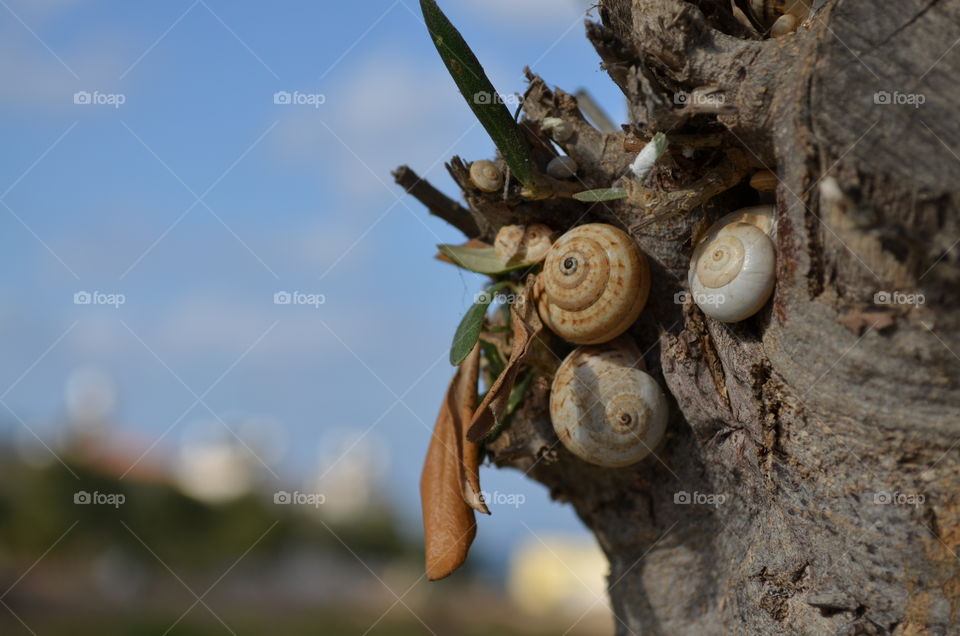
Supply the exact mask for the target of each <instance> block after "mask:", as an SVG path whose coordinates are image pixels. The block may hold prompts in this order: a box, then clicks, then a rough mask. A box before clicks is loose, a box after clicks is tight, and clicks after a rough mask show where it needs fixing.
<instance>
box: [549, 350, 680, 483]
mask: <svg viewBox="0 0 960 636" xmlns="http://www.w3.org/2000/svg"><path fill="white" fill-rule="evenodd" d="M668 415H669V411H668V406H667V400H666V397H665V396H664V394H663V391H662V390H661V389H660V386H659V385H658V384H657V382H656V381H655V380H654V379H653V378H652V377H651V376H650V375H648V374H647V373H646V371H645V370H644V365H643V359H642V358H641V357H640V355H639V354H638V353H637V352H636V351H635V350H634V349H633V347H631V346H623V345H620V346H611V345H599V346H581V347H577V348H576V349H574V351H573V352H572V353H571V354H570V355H569V356H567V358H566V359H565V360H564V361H563V363H562V364H561V365H560V368H559V369H558V370H557V374H556V377H555V378H554V380H553V386H552V388H551V392H550V419H551V421H552V422H553V428H554V430H555V431H556V433H557V436H558V437H559V438H560V441H561V442H562V443H563V445H564V446H565V447H566V448H567V449H568V450H569V451H570V452H572V453H573V454H574V455H576V456H578V457H580V458H581V459H583V460H585V461H587V462H590V463H592V464H597V465H599V466H607V467H611V468H617V467H622V466H629V465H631V464H635V463H636V462H638V461H640V460H641V459H643V458H644V457H646V456H647V455H649V454H650V453H651V452H652V451H653V449H654V448H656V446H657V445H658V444H659V443H660V440H661V439H662V438H663V434H664V431H665V430H666V427H667V420H668Z"/></svg>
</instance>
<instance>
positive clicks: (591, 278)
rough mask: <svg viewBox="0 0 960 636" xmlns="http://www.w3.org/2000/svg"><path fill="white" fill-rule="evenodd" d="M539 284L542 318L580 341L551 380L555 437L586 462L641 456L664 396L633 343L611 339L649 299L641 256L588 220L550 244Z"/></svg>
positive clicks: (651, 442)
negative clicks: (648, 372) (647, 371)
mask: <svg viewBox="0 0 960 636" xmlns="http://www.w3.org/2000/svg"><path fill="white" fill-rule="evenodd" d="M537 285H538V289H537V310H538V312H539V314H540V318H541V320H543V322H544V324H545V325H546V326H547V327H548V328H549V329H550V330H551V331H553V332H554V333H556V334H557V335H559V336H561V337H562V338H564V339H566V340H569V341H570V342H573V343H576V344H579V345H581V346H579V347H577V348H576V349H574V350H573V352H571V353H570V355H568V356H567V357H566V359H564V361H563V362H562V363H561V364H560V368H559V369H558V370H557V373H556V375H555V376H554V379H553V385H552V387H551V391H550V419H551V421H552V422H553V428H554V430H555V431H556V433H557V436H558V437H559V438H560V441H561V442H562V443H563V445H564V446H565V447H566V448H567V449H568V450H569V451H570V452H572V453H573V454H574V455H577V456H578V457H580V458H581V459H583V460H585V461H587V462H590V463H592V464H597V465H600V466H607V467H620V466H629V465H630V464H634V463H636V462H638V461H640V460H641V459H643V458H644V457H645V456H646V455H647V454H649V453H650V452H651V450H652V449H653V448H654V447H656V445H657V444H658V443H659V441H660V439H661V438H662V437H663V433H664V430H665V428H666V425H667V419H668V407H667V401H666V398H665V397H664V394H663V391H662V390H661V389H660V387H659V385H658V384H657V382H656V381H655V380H654V379H653V378H652V377H651V376H650V375H648V374H647V373H646V370H645V368H644V365H643V359H642V357H641V356H640V355H639V353H638V352H637V351H636V349H635V348H634V347H633V345H632V343H631V342H630V341H629V340H627V339H619V340H614V339H615V338H617V337H618V336H620V335H621V334H622V333H623V332H624V331H626V330H627V328H629V327H630V325H632V324H633V323H634V321H636V319H637V317H638V316H639V315H640V312H641V311H642V310H643V308H644V306H645V305H646V303H647V297H648V296H649V294H650V268H649V265H648V263H647V258H646V256H645V255H644V254H643V252H641V251H640V248H639V247H638V246H637V244H636V243H635V242H634V241H633V239H632V238H630V236H629V235H628V234H626V233H625V232H623V231H622V230H620V229H617V228H615V227H613V226H612V225H606V224H604V223H588V224H586V225H581V226H578V227H575V228H573V229H572V230H570V231H568V232H567V233H566V234H564V235H563V236H561V237H560V238H559V239H558V240H557V241H556V242H555V243H554V244H553V246H552V247H551V248H550V250H549V251H548V252H547V256H546V259H545V261H544V264H543V271H542V273H541V275H540V277H539V278H538V279H537ZM611 341H613V342H611ZM600 343H606V344H600Z"/></svg>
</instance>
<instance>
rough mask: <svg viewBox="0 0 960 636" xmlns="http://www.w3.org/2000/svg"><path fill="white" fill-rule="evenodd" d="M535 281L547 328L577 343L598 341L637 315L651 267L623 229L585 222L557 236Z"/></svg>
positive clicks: (613, 335)
mask: <svg viewBox="0 0 960 636" xmlns="http://www.w3.org/2000/svg"><path fill="white" fill-rule="evenodd" d="M537 285H538V286H539V298H538V302H537V309H538V311H539V312H540V318H541V319H542V320H543V322H544V324H545V325H546V326H547V327H548V328H549V329H550V330H551V331H553V332H554V333H555V334H557V335H559V336H560V337H562V338H565V339H566V340H569V341H570V342H574V343H576V344H598V343H601V342H607V341H609V340H613V339H614V338H616V337H617V336H619V335H620V334H621V333H623V332H624V331H626V330H627V328H628V327H630V325H632V324H633V323H634V321H635V320H636V319H637V316H639V315H640V312H641V311H642V310H643V307H644V305H646V303H647V296H648V295H649V294H650V269H649V267H648V265H647V258H646V256H644V254H643V252H641V251H640V248H639V247H637V244H636V243H635V242H634V240H633V239H632V238H630V236H629V235H628V234H627V233H626V232H624V231H622V230H620V229H618V228H615V227H613V226H612V225H607V224H605V223H588V224H586V225H581V226H578V227H575V228H573V229H572V230H570V231H569V232H567V233H565V234H564V235H563V236H561V237H560V238H559V239H557V242H556V243H554V244H553V247H551V248H550V251H549V252H548V253H547V258H546V261H545V262H544V264H543V273H542V274H541V276H540V277H539V278H538V279H537Z"/></svg>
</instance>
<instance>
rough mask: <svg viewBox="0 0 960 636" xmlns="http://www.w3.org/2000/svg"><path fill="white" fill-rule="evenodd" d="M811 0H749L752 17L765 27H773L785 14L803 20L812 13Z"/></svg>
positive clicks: (799, 20) (798, 20)
mask: <svg viewBox="0 0 960 636" xmlns="http://www.w3.org/2000/svg"><path fill="white" fill-rule="evenodd" d="M811 4H812V3H811V0H749V5H748V6H749V7H750V13H751V14H752V17H753V18H754V19H755V20H756V21H757V22H759V23H760V25H761V26H763V27H764V28H765V29H769V28H771V27H772V26H773V25H774V23H775V22H776V21H777V20H778V19H780V17H781V16H784V15H792V16H794V17H795V18H796V21H797V22H798V23H799V22H803V20H805V19H806V18H807V16H808V15H809V14H810V6H811Z"/></svg>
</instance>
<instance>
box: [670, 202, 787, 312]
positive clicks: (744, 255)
mask: <svg viewBox="0 0 960 636" xmlns="http://www.w3.org/2000/svg"><path fill="white" fill-rule="evenodd" d="M773 212H774V206H772V205H760V206H755V207H752V208H743V209H742V210H738V211H736V212H734V213H732V214H728V215H727V216H725V217H723V218H722V219H720V220H719V221H717V222H716V223H714V224H713V225H712V226H711V227H710V229H709V230H707V233H706V235H705V236H704V238H703V239H702V240H701V241H700V243H699V244H698V245H697V247H696V248H695V249H694V251H693V257H692V258H691V260H690V273H689V285H690V293H691V294H693V300H694V302H696V303H697V305H698V306H699V307H700V309H701V310H703V313H705V314H707V315H708V316H710V317H711V318H715V319H717V320H719V321H721V322H737V321H740V320H744V319H746V318H749V317H750V316H752V315H753V314H755V313H757V312H758V311H760V308H761V307H763V305H764V304H766V302H767V300H768V299H769V298H770V294H771V293H773V286H774V282H775V278H776V252H775V250H774V245H773V241H772V240H771V238H770V235H771V233H772V231H773Z"/></svg>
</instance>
